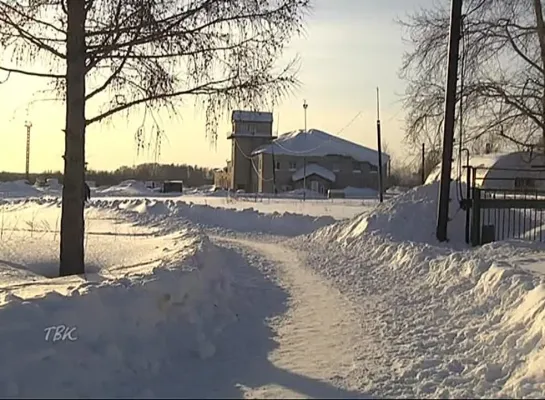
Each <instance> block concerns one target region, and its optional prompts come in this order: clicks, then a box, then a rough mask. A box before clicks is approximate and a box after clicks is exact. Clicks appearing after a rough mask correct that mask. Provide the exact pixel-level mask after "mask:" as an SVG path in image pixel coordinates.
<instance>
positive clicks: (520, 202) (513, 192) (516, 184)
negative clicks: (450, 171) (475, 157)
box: [461, 167, 545, 246]
mask: <svg viewBox="0 0 545 400" xmlns="http://www.w3.org/2000/svg"><path fill="white" fill-rule="evenodd" d="M465 168H466V172H467V174H466V185H465V186H466V192H465V198H464V199H463V200H462V202H461V203H462V204H461V205H462V208H463V209H464V210H465V211H466V232H465V234H466V235H465V236H466V242H467V243H468V244H471V245H472V246H479V245H483V244H486V243H490V242H494V241H498V240H506V239H524V240H534V241H540V242H543V241H545V232H544V226H543V225H544V224H545V215H544V213H545V169H541V170H537V169H517V168H510V169H509V168H503V169H500V168H478V167H477V168H475V167H465ZM492 171H493V172H494V173H492V174H491V172H492ZM482 176H484V177H482ZM480 180H481V181H480ZM484 180H486V184H485V182H484Z"/></svg>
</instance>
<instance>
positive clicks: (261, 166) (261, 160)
mask: <svg viewBox="0 0 545 400" xmlns="http://www.w3.org/2000/svg"><path fill="white" fill-rule="evenodd" d="M262 171H263V155H260V156H259V172H262Z"/></svg>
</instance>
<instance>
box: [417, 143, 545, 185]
mask: <svg viewBox="0 0 545 400" xmlns="http://www.w3.org/2000/svg"><path fill="white" fill-rule="evenodd" d="M466 165H467V160H466V157H463V158H462V167H464V166H466ZM469 165H470V166H472V167H474V168H476V170H475V172H476V173H475V175H476V176H475V177H472V179H475V185H476V186H477V187H481V188H483V189H503V190H510V189H517V190H521V189H523V190H545V155H544V154H543V153H541V152H538V151H534V152H529V151H514V152H504V153H489V154H481V155H472V156H471V157H470V158H469ZM466 177H467V169H466V168H463V169H462V171H460V169H459V166H458V160H457V159H455V161H454V163H453V165H452V175H451V178H452V179H453V180H460V181H461V182H462V183H464V184H465V183H466V181H467V178H466ZM440 178H441V163H439V164H438V165H437V166H436V167H435V168H434V169H433V170H432V171H431V173H430V174H429V175H428V178H427V179H426V184H432V183H434V182H439V181H440Z"/></svg>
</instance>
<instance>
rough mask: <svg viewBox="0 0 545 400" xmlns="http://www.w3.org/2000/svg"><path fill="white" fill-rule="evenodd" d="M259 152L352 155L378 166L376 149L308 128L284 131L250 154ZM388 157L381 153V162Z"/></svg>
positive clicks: (385, 160) (300, 154) (294, 154)
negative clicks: (306, 129) (305, 129)
mask: <svg viewBox="0 0 545 400" xmlns="http://www.w3.org/2000/svg"><path fill="white" fill-rule="evenodd" d="M261 153H265V154H272V153H274V154H279V155H293V156H300V157H303V156H306V157H324V156H328V155H339V156H346V157H352V158H353V159H354V160H356V161H360V162H368V163H369V164H371V165H375V166H378V151H376V150H373V149H370V148H368V147H365V146H361V145H359V144H356V143H353V142H349V141H348V140H345V139H341V138H340V137H337V136H334V135H331V134H329V133H326V132H323V131H320V130H318V129H310V130H308V131H307V133H306V134H305V131H304V130H297V131H293V132H289V133H285V134H283V135H281V136H279V137H278V138H277V139H275V140H274V141H273V142H272V143H270V144H267V145H264V146H261V147H258V148H257V149H256V150H254V151H253V152H252V155H257V154H261ZM389 159H390V156H389V155H388V154H386V153H382V162H383V163H387V162H388V160H389Z"/></svg>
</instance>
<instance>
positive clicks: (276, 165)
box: [274, 161, 280, 170]
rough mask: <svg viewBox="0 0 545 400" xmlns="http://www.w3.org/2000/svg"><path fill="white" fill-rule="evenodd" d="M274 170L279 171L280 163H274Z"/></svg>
mask: <svg viewBox="0 0 545 400" xmlns="http://www.w3.org/2000/svg"><path fill="white" fill-rule="evenodd" d="M274 168H275V169H276V170H279V169H280V161H277V162H275V163H274Z"/></svg>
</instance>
